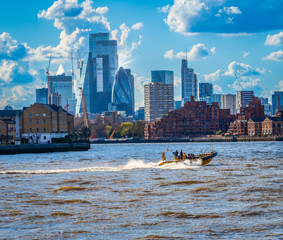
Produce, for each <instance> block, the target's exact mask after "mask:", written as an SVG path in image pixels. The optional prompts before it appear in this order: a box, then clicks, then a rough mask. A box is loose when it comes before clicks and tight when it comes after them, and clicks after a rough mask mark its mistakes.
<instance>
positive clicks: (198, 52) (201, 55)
mask: <svg viewBox="0 0 283 240" xmlns="http://www.w3.org/2000/svg"><path fill="white" fill-rule="evenodd" d="M215 52H216V48H215V47H212V48H211V49H210V50H208V49H207V48H206V46H205V45H204V44H202V43H199V44H196V45H194V46H193V47H192V48H191V50H190V51H189V52H188V53H187V56H186V53H185V52H178V53H176V54H175V53H174V50H173V49H171V50H168V51H167V52H166V53H165V54H164V57H165V58H169V59H185V58H186V57H187V58H188V60H189V61H196V60H202V59H206V58H207V57H208V56H211V55H213V54H215Z"/></svg>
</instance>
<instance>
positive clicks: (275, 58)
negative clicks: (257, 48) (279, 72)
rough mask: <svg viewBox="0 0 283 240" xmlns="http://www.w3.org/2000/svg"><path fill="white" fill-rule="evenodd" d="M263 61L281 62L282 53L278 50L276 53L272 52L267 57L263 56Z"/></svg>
mask: <svg viewBox="0 0 283 240" xmlns="http://www.w3.org/2000/svg"><path fill="white" fill-rule="evenodd" d="M263 60H272V61H276V62H281V61H283V51H282V50H279V51H278V52H272V53H270V54H269V55H268V56H265V57H264V58H263Z"/></svg>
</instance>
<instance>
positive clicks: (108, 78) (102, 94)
mask: <svg viewBox="0 0 283 240" xmlns="http://www.w3.org/2000/svg"><path fill="white" fill-rule="evenodd" d="M117 69H118V55H117V41H116V40H109V33H95V34H90V35H89V53H88V54H87V56H86V57H85V58H84V59H83V60H80V61H79V62H78V70H77V86H76V87H77V88H82V90H83V94H84V97H85V102H86V108H87V111H88V112H91V113H101V112H103V111H107V110H108V104H109V103H111V93H112V87H113V83H114V78H115V73H116V71H117ZM76 92H77V94H76V95H77V96H78V97H77V98H78V101H77V108H76V113H80V112H82V106H81V95H82V94H81V93H80V91H78V90H77V91H76Z"/></svg>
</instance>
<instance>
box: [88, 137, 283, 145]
mask: <svg viewBox="0 0 283 240" xmlns="http://www.w3.org/2000/svg"><path fill="white" fill-rule="evenodd" d="M264 141H283V137H275V136H271V137H247V136H245V137H218V136H204V137H193V138H189V139H178V138H172V139H150V140H146V139H125V140H124V139H122V140H121V139H120V140H119V139H111V140H108V139H105V140H97V141H93V142H91V144H119V143H170V142H174V143H178V142H180V143H181V142H264Z"/></svg>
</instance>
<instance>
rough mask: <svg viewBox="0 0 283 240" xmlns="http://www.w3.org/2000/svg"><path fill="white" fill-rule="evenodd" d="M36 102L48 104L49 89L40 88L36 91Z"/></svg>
mask: <svg viewBox="0 0 283 240" xmlns="http://www.w3.org/2000/svg"><path fill="white" fill-rule="evenodd" d="M36 102H37V103H41V104H47V103H48V89H47V88H40V89H36Z"/></svg>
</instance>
